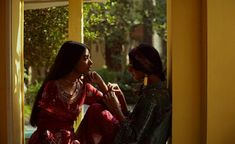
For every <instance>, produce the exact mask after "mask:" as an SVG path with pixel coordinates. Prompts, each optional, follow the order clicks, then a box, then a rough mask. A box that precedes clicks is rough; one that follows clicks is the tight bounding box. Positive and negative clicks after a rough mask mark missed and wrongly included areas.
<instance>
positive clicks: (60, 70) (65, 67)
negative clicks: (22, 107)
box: [30, 41, 89, 126]
mask: <svg viewBox="0 0 235 144" xmlns="http://www.w3.org/2000/svg"><path fill="white" fill-rule="evenodd" d="M86 49H88V47H87V46H86V45H84V44H82V43H79V42H75V41H66V42H65V43H64V44H63V45H62V46H61V48H60V50H59V52H58V54H57V56H56V58H55V61H54V64H53V65H52V66H51V68H50V71H49V73H48V75H47V76H46V78H45V79H44V81H43V83H42V86H41V87H40V89H39V90H38V93H37V96H36V98H35V101H34V105H33V109H32V113H31V117H30V124H31V125H32V126H36V124H37V115H38V113H39V112H40V108H39V107H38V102H39V100H40V99H41V97H42V93H43V89H44V86H45V84H46V83H47V82H48V81H50V80H57V79H60V78H63V77H65V76H66V75H68V74H69V73H70V72H72V71H73V69H74V67H75V66H76V64H77V63H78V61H79V60H80V59H81V56H82V54H83V53H84V52H85V50H86ZM88 50H89V49H88Z"/></svg>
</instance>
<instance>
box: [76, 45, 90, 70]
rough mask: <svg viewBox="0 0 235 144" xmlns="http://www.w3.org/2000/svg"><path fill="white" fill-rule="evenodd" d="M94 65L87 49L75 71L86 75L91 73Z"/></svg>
mask: <svg viewBox="0 0 235 144" xmlns="http://www.w3.org/2000/svg"><path fill="white" fill-rule="evenodd" d="M92 64H93V62H92V60H91V56H90V52H89V50H88V49H85V52H84V53H83V54H82V56H81V59H80V60H79V61H78V64H77V66H76V68H75V71H76V72H77V73H79V74H86V73H88V72H89V71H91V65H92Z"/></svg>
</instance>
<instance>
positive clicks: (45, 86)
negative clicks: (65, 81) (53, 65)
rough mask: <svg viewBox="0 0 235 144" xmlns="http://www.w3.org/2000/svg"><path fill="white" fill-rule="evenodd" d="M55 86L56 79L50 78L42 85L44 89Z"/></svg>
mask: <svg viewBox="0 0 235 144" xmlns="http://www.w3.org/2000/svg"><path fill="white" fill-rule="evenodd" d="M56 88H57V81H56V80H50V81H47V82H46V83H45V85H44V90H51V89H56Z"/></svg>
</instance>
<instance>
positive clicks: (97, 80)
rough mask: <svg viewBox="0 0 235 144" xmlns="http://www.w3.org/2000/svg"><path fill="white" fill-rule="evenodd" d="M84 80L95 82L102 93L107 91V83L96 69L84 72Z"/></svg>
mask: <svg viewBox="0 0 235 144" xmlns="http://www.w3.org/2000/svg"><path fill="white" fill-rule="evenodd" d="M84 82H87V83H94V84H97V85H98V86H99V89H100V90H101V91H102V93H106V92H107V91H108V87H107V85H106V84H105V82H104V80H103V79H102V77H101V76H100V75H99V74H98V73H97V72H96V71H91V72H89V73H88V74H86V75H85V76H84Z"/></svg>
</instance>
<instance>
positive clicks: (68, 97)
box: [59, 81, 81, 105]
mask: <svg viewBox="0 0 235 144" xmlns="http://www.w3.org/2000/svg"><path fill="white" fill-rule="evenodd" d="M74 85H75V88H74V91H73V92H72V93H71V94H70V93H68V92H66V91H65V89H64V88H62V87H61V86H60V94H59V98H60V100H61V101H62V102H64V103H66V104H68V105H70V104H72V103H74V102H75V101H76V100H77V99H78V97H79V94H80V89H81V84H80V83H79V82H78V81H75V82H74Z"/></svg>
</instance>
